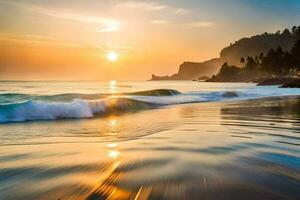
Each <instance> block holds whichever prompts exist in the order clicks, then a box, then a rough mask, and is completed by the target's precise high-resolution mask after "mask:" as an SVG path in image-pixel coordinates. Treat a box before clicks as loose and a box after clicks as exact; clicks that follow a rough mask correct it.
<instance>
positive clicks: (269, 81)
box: [257, 78, 291, 86]
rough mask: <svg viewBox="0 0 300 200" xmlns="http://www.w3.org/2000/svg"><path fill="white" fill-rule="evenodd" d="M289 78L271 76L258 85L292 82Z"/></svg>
mask: <svg viewBox="0 0 300 200" xmlns="http://www.w3.org/2000/svg"><path fill="white" fill-rule="evenodd" d="M290 81H291V79H289V78H269V79H265V80H263V81H261V82H260V83H258V84H257V86H265V85H282V84H286V83H288V82H290Z"/></svg>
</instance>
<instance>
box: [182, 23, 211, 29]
mask: <svg viewBox="0 0 300 200" xmlns="http://www.w3.org/2000/svg"><path fill="white" fill-rule="evenodd" d="M184 25H187V26H192V27H207V28H211V27H214V26H215V25H216V24H215V23H214V22H209V21H198V22H192V23H187V24H184Z"/></svg>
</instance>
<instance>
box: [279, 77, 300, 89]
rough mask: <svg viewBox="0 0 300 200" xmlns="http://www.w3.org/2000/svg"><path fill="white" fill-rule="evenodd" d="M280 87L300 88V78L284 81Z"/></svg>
mask: <svg viewBox="0 0 300 200" xmlns="http://www.w3.org/2000/svg"><path fill="white" fill-rule="evenodd" d="M280 87H281V88H300V79H295V80H292V81H289V82H288V83H285V84H283V85H282V86H280Z"/></svg>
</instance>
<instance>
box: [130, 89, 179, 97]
mask: <svg viewBox="0 0 300 200" xmlns="http://www.w3.org/2000/svg"><path fill="white" fill-rule="evenodd" d="M178 94H181V93H180V92H179V91H177V90H172V89H157V90H147V91H141V92H134V93H130V95H140V96H172V95H178Z"/></svg>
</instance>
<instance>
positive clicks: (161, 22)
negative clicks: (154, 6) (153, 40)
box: [150, 19, 168, 24]
mask: <svg viewBox="0 0 300 200" xmlns="http://www.w3.org/2000/svg"><path fill="white" fill-rule="evenodd" d="M150 23H151V24H167V23H168V21H166V20H159V19H158V20H151V21H150Z"/></svg>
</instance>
